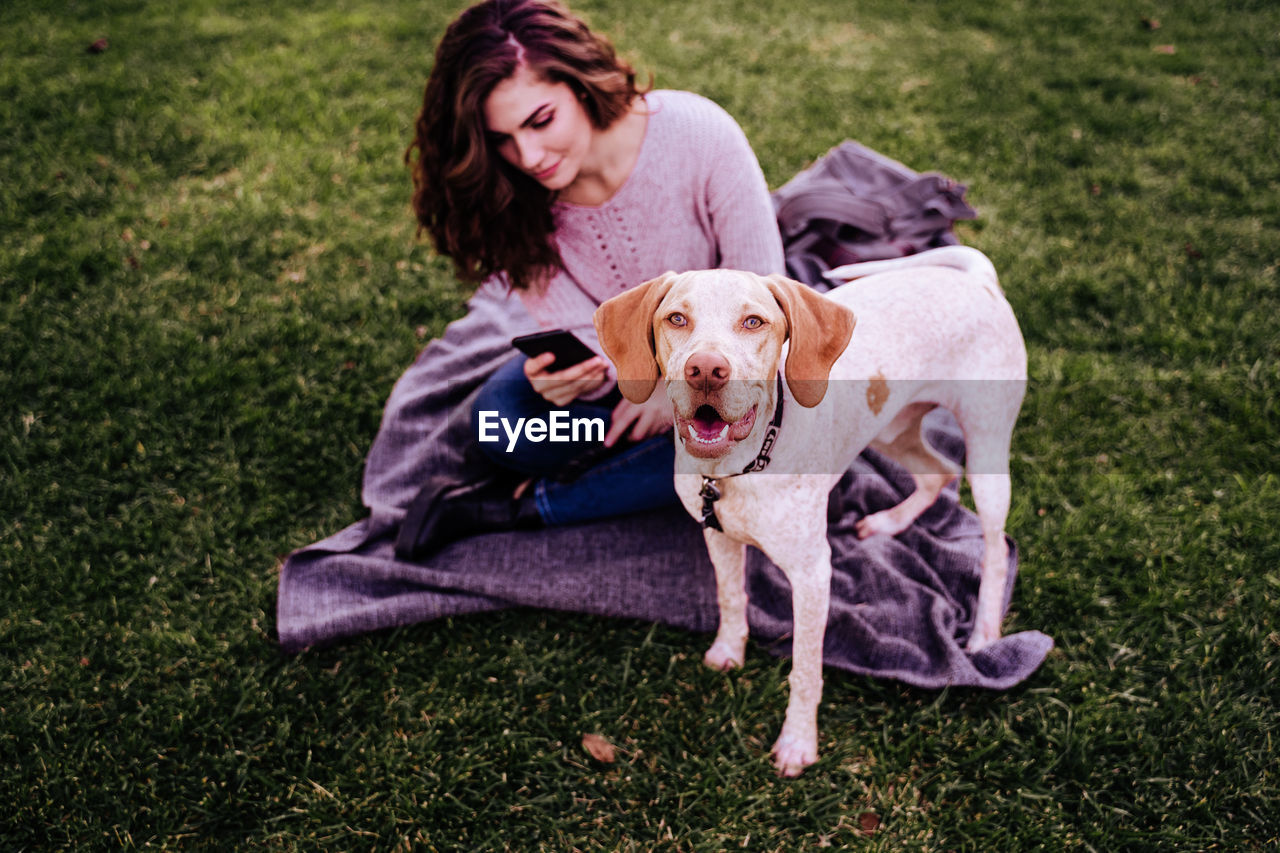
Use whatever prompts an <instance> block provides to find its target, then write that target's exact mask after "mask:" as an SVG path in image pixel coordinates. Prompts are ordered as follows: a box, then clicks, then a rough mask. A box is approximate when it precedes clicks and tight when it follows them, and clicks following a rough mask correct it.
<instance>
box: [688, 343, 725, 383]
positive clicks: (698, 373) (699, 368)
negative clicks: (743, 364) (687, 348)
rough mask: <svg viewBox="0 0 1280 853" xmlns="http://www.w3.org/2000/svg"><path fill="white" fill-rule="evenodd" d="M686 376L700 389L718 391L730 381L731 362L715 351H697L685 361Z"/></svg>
mask: <svg viewBox="0 0 1280 853" xmlns="http://www.w3.org/2000/svg"><path fill="white" fill-rule="evenodd" d="M684 378H685V381H686V382H688V383H689V384H690V385H692V386H693V387H694V388H696V389H698V390H699V391H703V392H707V391H718V390H720V389H721V388H723V387H724V384H725V383H726V382H728V381H729V362H728V361H726V360H725V358H724V356H721V355H719V354H717V353H714V352H696V353H694V354H693V355H691V356H689V360H688V361H686V362H685V363H684Z"/></svg>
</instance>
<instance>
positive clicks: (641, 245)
mask: <svg viewBox="0 0 1280 853" xmlns="http://www.w3.org/2000/svg"><path fill="white" fill-rule="evenodd" d="M645 101H646V102H647V103H648V106H649V123H648V127H647V128H646V130H645V137H644V143H643V145H642V146H641V149H640V156H639V158H638V159H637V160H636V164H635V167H634V169H633V170H632V172H631V175H630V176H629V177H628V178H627V181H626V183H624V184H623V185H622V187H621V188H619V189H618V191H617V192H616V193H614V195H613V197H612V198H611V199H609V200H608V201H607V202H605V203H604V204H602V205H600V206H598V207H584V206H581V205H575V204H566V203H557V204H556V205H555V207H554V209H553V211H554V215H555V219H556V233H555V239H556V241H557V243H558V245H559V248H560V255H561V258H562V259H563V261H564V266H565V269H564V270H563V271H561V272H559V273H557V274H556V275H555V276H554V277H553V278H552V279H551V281H550V282H549V283H548V285H547V286H546V287H545V288H543V289H542V290H540V291H539V292H532V291H526V292H522V293H521V294H520V298H521V301H522V302H523V303H524V307H525V308H526V309H528V312H529V314H531V315H532V317H533V318H534V319H535V320H536V321H537V322H538V324H539V325H540V326H541V327H543V328H547V329H551V328H563V329H569V330H571V331H573V332H574V333H575V334H577V335H578V337H580V338H581V339H582V340H583V341H584V342H586V343H587V344H588V345H589V346H590V347H591V348H592V349H594V350H596V351H597V352H599V351H600V346H599V343H598V342H597V340H596V334H595V329H594V328H593V326H592V324H591V315H592V313H593V312H594V311H595V309H596V306H597V305H598V304H599V303H601V302H603V301H604V300H606V299H608V298H610V297H612V296H616V295H617V294H619V293H621V292H622V291H624V290H627V289H628V288H631V287H634V286H636V285H637V284H641V283H643V282H645V281H648V280H649V279H651V278H655V277H657V276H659V275H661V274H662V273H664V272H666V271H667V270H675V271H677V272H682V271H684V270H692V269H708V268H712V267H724V268H731V269H745V270H751V271H753V272H758V273H761V274H768V273H775V272H777V273H780V272H784V271H785V269H784V264H783V258H782V240H781V238H780V237H779V235H778V226H777V221H776V219H775V218H774V212H773V203H772V201H771V200H770V198H769V190H768V187H767V186H766V184H765V180H764V174H763V173H762V172H761V171H760V164H759V163H758V162H757V161H756V157H755V154H754V153H753V152H752V151H751V146H750V145H749V144H748V143H747V138H746V136H745V135H744V134H743V132H742V129H741V128H739V127H738V124H737V122H735V121H734V120H733V118H731V117H730V116H729V114H728V113H726V112H725V111H724V110H723V109H721V108H720V107H719V106H717V105H716V104H714V103H713V102H711V101H709V100H707V99H706V98H704V97H702V96H700V95H695V94H693V93H690V92H677V91H670V90H659V91H655V92H650V93H649V94H648V95H646V96H645ZM486 284H487V285H488V286H489V287H492V286H493V285H494V284H495V283H494V282H488V283H486ZM485 289H488V287H486V288H485ZM611 378H612V377H611ZM607 387H608V385H606V388H607ZM593 396H594V395H593Z"/></svg>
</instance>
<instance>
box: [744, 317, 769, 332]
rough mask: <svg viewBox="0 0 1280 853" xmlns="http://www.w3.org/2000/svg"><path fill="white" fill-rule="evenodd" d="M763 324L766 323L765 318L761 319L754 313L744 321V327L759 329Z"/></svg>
mask: <svg viewBox="0 0 1280 853" xmlns="http://www.w3.org/2000/svg"><path fill="white" fill-rule="evenodd" d="M763 325H764V320H762V319H760V318H759V317H757V316H755V315H754V314H753V315H751V316H750V317H748V318H747V319H745V320H743V321H742V328H744V329H759V328H760V327H762V326H763Z"/></svg>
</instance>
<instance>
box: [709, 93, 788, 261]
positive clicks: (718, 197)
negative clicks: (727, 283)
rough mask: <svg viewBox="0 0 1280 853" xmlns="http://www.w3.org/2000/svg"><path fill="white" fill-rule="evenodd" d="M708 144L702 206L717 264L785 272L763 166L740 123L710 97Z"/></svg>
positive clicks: (775, 219)
mask: <svg viewBox="0 0 1280 853" xmlns="http://www.w3.org/2000/svg"><path fill="white" fill-rule="evenodd" d="M706 103H707V105H708V107H709V109H710V111H711V113H712V115H711V116H710V118H711V119H712V134H711V140H712V144H711V145H710V146H708V149H709V150H708V151H707V152H706V156H707V173H706V184H705V187H706V189H705V192H706V201H707V212H708V215H709V216H710V219H711V229H712V232H713V233H714V234H715V238H716V242H717V251H718V254H719V264H718V266H720V267H722V268H725V269H740V270H747V271H749V272H754V273H758V274H760V275H769V274H771V273H784V272H786V264H785V261H784V260H783V254H782V237H781V236H780V235H779V233H778V221H777V218H776V216H775V214H774V210H773V200H772V199H771V198H770V196H769V187H768V185H767V184H766V183H765V178H764V172H763V171H762V170H761V168H760V163H759V161H758V160H757V159H756V155H755V152H754V151H752V150H751V145H750V143H748V142H747V136H746V134H745V133H743V131H742V128H741V127H740V126H739V125H738V123H737V122H736V121H734V119H733V117H732V116H730V115H729V114H728V113H727V112H725V111H724V109H722V108H721V107H719V106H717V105H716V104H714V103H713V102H711V101H707V102H706Z"/></svg>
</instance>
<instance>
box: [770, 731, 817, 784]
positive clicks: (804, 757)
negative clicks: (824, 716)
mask: <svg viewBox="0 0 1280 853" xmlns="http://www.w3.org/2000/svg"><path fill="white" fill-rule="evenodd" d="M817 760H818V739H817V737H807V736H802V737H792V736H790V735H788V734H787V733H786V732H785V731H784V732H783V733H782V736H781V737H779V738H778V742H777V743H775V744H774V745H773V766H774V769H775V770H777V771H778V775H779V776H783V777H785V778H788V779H794V778H795V777H797V776H799V775H800V774H801V773H803V772H804V769H805V768H806V767H808V766H809V765H810V764H813V763H814V762H815V761H817Z"/></svg>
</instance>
